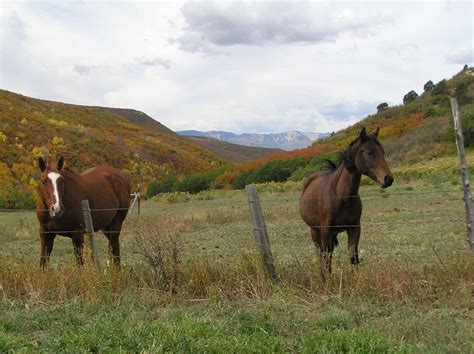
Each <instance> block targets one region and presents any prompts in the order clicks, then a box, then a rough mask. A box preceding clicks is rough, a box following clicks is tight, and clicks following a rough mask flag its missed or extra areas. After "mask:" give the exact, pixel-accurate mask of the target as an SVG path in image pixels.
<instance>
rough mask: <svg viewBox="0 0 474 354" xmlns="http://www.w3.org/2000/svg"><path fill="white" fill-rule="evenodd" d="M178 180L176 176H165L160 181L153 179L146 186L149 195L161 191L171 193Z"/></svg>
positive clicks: (151, 195)
mask: <svg viewBox="0 0 474 354" xmlns="http://www.w3.org/2000/svg"><path fill="white" fill-rule="evenodd" d="M177 181H178V178H176V177H175V176H165V177H164V178H163V179H162V180H161V181H160V182H158V181H157V180H156V179H153V180H152V181H151V182H150V183H148V186H147V188H146V195H147V197H149V198H151V197H153V196H155V195H157V194H159V193H169V192H171V191H172V190H173V186H174V185H175V183H176V182H177Z"/></svg>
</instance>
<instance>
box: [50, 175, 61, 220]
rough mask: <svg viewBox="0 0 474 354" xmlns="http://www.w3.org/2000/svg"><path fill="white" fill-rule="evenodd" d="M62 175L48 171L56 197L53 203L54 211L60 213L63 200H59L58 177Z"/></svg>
mask: <svg viewBox="0 0 474 354" xmlns="http://www.w3.org/2000/svg"><path fill="white" fill-rule="evenodd" d="M59 177H61V175H60V174H59V173H56V172H50V173H48V178H49V179H50V180H51V184H52V185H53V193H54V198H55V199H56V201H55V203H54V205H53V213H54V214H59V212H60V211H61V201H60V200H59V191H58V178H59Z"/></svg>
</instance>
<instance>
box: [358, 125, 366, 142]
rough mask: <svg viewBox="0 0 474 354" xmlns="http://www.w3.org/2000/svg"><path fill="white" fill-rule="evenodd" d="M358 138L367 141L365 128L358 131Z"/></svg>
mask: <svg viewBox="0 0 474 354" xmlns="http://www.w3.org/2000/svg"><path fill="white" fill-rule="evenodd" d="M359 138H360V140H361V141H366V140H367V132H366V131H365V127H363V128H362V130H361V131H360V134H359Z"/></svg>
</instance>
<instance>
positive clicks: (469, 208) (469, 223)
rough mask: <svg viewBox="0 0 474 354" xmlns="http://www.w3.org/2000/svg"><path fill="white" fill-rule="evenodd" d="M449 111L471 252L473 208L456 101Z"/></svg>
mask: <svg viewBox="0 0 474 354" xmlns="http://www.w3.org/2000/svg"><path fill="white" fill-rule="evenodd" d="M451 109H452V112H453V119H454V133H455V135H456V146H457V148H458V155H459V159H460V160H461V177H462V183H463V187H464V203H465V205H466V218H467V242H469V246H470V248H471V251H474V230H473V226H474V208H473V205H472V195H471V190H470V187H469V173H468V169H467V161H466V152H465V151H464V138H463V135H462V126H461V117H460V113H459V107H458V101H457V99H456V98H451Z"/></svg>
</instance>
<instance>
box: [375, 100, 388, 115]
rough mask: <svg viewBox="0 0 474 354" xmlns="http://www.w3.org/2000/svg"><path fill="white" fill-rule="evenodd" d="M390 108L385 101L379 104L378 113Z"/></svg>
mask: <svg viewBox="0 0 474 354" xmlns="http://www.w3.org/2000/svg"><path fill="white" fill-rule="evenodd" d="M387 109H388V103H387V102H383V103H381V104H379V105H378V106H377V113H380V112H383V111H385V110H387Z"/></svg>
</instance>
